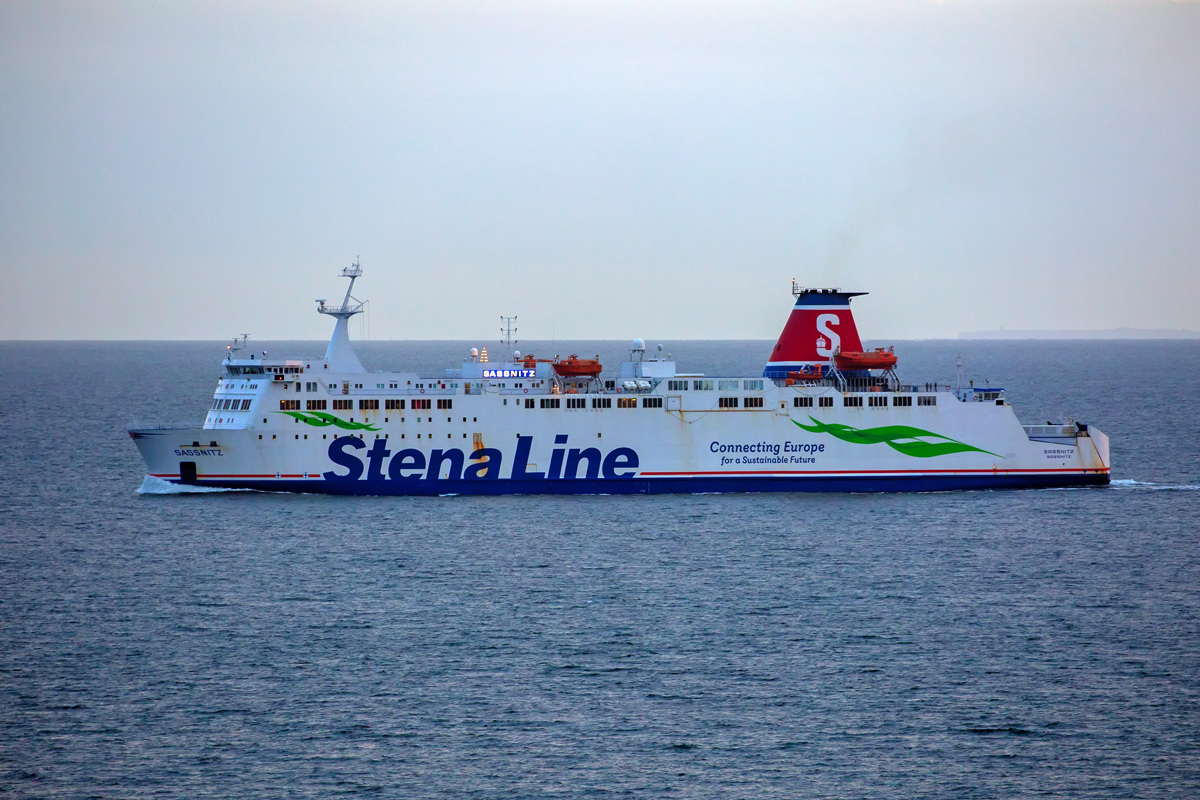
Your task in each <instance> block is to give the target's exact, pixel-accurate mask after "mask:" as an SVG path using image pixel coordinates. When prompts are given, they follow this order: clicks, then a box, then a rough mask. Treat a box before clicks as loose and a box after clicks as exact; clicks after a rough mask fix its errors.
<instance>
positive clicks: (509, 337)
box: [500, 314, 517, 361]
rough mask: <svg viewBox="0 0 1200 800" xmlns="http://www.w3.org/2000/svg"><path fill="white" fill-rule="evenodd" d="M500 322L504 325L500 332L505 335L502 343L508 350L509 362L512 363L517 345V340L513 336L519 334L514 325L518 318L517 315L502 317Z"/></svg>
mask: <svg viewBox="0 0 1200 800" xmlns="http://www.w3.org/2000/svg"><path fill="white" fill-rule="evenodd" d="M500 321H501V322H503V323H504V325H503V326H501V328H500V332H501V333H503V334H504V338H503V339H501V340H500V343H501V344H503V345H504V346H505V347H507V348H508V360H509V361H512V360H513V355H512V354H513V345H514V344H516V343H517V340H516V339H514V338H513V334H514V333H516V332H517V328H516V326H515V325H514V324H513V323H514V322H516V321H517V317H516V315H515V314H514V315H513V316H511V317H503V316H502V317H500Z"/></svg>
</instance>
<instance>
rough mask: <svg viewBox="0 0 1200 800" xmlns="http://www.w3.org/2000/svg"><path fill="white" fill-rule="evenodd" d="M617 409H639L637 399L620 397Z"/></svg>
mask: <svg viewBox="0 0 1200 800" xmlns="http://www.w3.org/2000/svg"><path fill="white" fill-rule="evenodd" d="M617 408H637V398H636V397H618V398H617Z"/></svg>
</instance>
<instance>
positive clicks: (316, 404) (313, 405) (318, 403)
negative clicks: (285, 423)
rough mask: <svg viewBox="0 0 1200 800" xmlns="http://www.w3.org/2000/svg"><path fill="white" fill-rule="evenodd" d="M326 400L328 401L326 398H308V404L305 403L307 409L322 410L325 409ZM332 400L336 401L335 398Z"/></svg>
mask: <svg viewBox="0 0 1200 800" xmlns="http://www.w3.org/2000/svg"><path fill="white" fill-rule="evenodd" d="M327 402H329V401H328V400H309V401H308V404H307V405H308V410H309V411H324V410H325V404H326V403H327ZM333 402H335V403H336V402H337V401H336V400H334V401H333Z"/></svg>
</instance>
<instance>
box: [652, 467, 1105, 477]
mask: <svg viewBox="0 0 1200 800" xmlns="http://www.w3.org/2000/svg"><path fill="white" fill-rule="evenodd" d="M1043 472H1073V473H1078V474H1081V475H1082V474H1087V473H1093V472H1094V473H1101V472H1108V470H1107V469H1077V468H1074V467H1052V468H1046V469H842V470H838V469H831V470H815V469H814V470H799V469H797V470H786V469H765V470H722V471H713V472H639V473H638V477H639V478H644V477H651V476H669V477H677V476H687V475H1027V474H1034V473H1043Z"/></svg>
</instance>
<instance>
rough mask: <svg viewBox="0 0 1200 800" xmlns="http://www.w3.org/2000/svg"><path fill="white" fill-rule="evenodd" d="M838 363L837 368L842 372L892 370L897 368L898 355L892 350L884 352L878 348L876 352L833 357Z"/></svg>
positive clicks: (851, 353) (841, 354) (839, 354)
mask: <svg viewBox="0 0 1200 800" xmlns="http://www.w3.org/2000/svg"><path fill="white" fill-rule="evenodd" d="M833 360H834V361H835V362H837V367H838V369H840V370H847V371H848V370H856V369H891V368H892V367H894V366H896V354H895V353H893V352H892V348H890V347H889V348H888V349H887V350H884V349H883V348H882V347H876V348H875V349H874V350H868V351H866V352H862V353H854V352H850V353H841V352H839V353H838V354H837V355H835V356H834V357H833Z"/></svg>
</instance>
